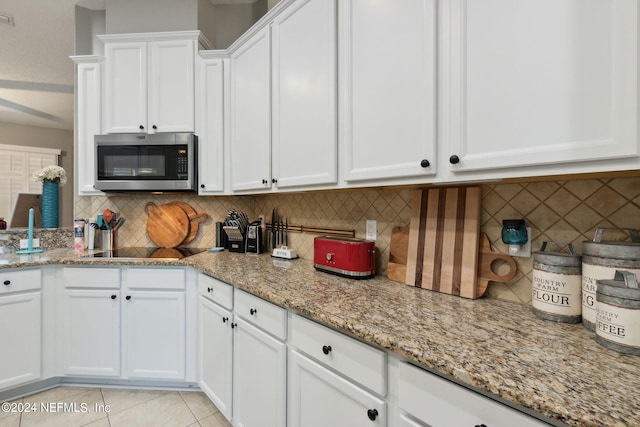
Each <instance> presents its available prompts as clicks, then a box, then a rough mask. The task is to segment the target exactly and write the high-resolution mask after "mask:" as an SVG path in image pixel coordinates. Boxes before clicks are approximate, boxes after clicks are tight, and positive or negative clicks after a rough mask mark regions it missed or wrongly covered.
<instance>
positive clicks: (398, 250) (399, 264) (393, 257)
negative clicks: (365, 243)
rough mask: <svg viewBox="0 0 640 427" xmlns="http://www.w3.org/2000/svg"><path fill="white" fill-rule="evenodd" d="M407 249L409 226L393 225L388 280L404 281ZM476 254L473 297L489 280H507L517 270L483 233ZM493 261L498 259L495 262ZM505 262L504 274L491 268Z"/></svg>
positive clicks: (484, 290)
mask: <svg viewBox="0 0 640 427" xmlns="http://www.w3.org/2000/svg"><path fill="white" fill-rule="evenodd" d="M408 250H409V227H394V228H393V230H392V232H391V244H390V247H389V263H388V265H387V277H388V278H389V279H390V280H395V281H397V282H404V281H405V279H406V276H407V264H406V261H407V252H408ZM479 250H480V252H479V254H478V282H477V284H476V291H475V297H472V298H480V297H482V296H483V295H484V293H485V292H486V290H487V286H488V284H489V281H490V280H491V281H495V282H508V281H510V280H511V279H513V278H514V277H515V275H516V273H517V272H518V268H517V265H516V262H515V261H514V259H513V258H512V257H511V256H509V255H507V254H503V253H500V252H493V251H492V250H491V243H490V242H489V238H488V237H487V235H486V234H485V233H480V246H479ZM494 261H498V262H497V263H496V262H494ZM503 263H504V264H506V265H507V267H508V270H507V271H506V273H505V274H499V273H496V272H495V271H494V270H493V269H494V268H496V267H499V266H500V265H501V264H503Z"/></svg>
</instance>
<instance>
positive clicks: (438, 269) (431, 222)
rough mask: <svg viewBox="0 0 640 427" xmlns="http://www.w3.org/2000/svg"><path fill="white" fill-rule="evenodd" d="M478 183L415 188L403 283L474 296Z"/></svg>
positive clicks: (478, 216) (477, 230)
mask: <svg viewBox="0 0 640 427" xmlns="http://www.w3.org/2000/svg"><path fill="white" fill-rule="evenodd" d="M481 197H482V190H481V188H480V187H446V188H428V189H420V190H414V192H413V199H412V207H411V222H410V225H409V246H408V252H407V273H406V278H405V283H406V284H408V285H412V286H417V287H420V288H424V289H430V290H433V291H438V292H443V293H447V294H451V295H459V296H462V297H465V298H475V289H476V283H477V266H478V249H479V247H478V244H479V239H480V202H481Z"/></svg>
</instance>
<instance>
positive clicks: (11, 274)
mask: <svg viewBox="0 0 640 427" xmlns="http://www.w3.org/2000/svg"><path fill="white" fill-rule="evenodd" d="M41 287H42V273H41V271H40V269H39V268H38V269H34V270H4V271H2V272H0V295H1V294H6V293H9V292H20V291H28V290H31V289H40V288H41Z"/></svg>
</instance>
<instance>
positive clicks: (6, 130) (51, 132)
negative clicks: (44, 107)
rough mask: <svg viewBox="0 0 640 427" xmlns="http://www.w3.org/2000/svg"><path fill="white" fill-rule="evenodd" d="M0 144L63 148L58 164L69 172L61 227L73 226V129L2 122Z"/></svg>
mask: <svg viewBox="0 0 640 427" xmlns="http://www.w3.org/2000/svg"><path fill="white" fill-rule="evenodd" d="M0 144H9V145H22V146H31V147H45V148H55V149H59V150H62V155H61V156H60V157H59V159H58V164H59V165H60V166H62V167H63V168H64V170H65V172H66V173H67V183H66V184H65V185H63V186H61V187H60V198H61V202H60V227H72V226H73V157H74V156H73V131H70V130H63V129H52V128H43V127H36V126H23V125H16V124H13V123H2V122H0Z"/></svg>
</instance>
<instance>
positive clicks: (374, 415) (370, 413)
mask: <svg viewBox="0 0 640 427" xmlns="http://www.w3.org/2000/svg"><path fill="white" fill-rule="evenodd" d="M367 417H369V419H370V420H371V421H375V420H376V418H378V410H377V409H369V410H368V411H367Z"/></svg>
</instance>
